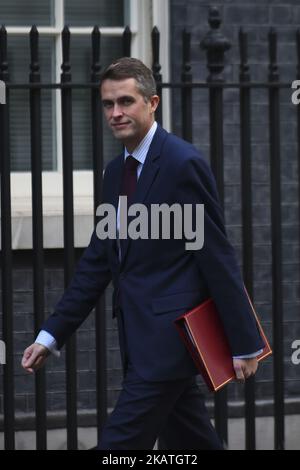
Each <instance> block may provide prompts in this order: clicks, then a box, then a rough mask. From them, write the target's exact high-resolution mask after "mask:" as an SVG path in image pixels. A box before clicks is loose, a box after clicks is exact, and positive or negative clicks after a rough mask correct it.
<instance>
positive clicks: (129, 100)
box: [123, 98, 132, 106]
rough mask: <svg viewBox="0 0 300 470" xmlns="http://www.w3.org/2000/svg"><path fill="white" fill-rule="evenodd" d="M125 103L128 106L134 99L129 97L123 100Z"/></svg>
mask: <svg viewBox="0 0 300 470" xmlns="http://www.w3.org/2000/svg"><path fill="white" fill-rule="evenodd" d="M123 104H124V105H125V106H128V105H130V104H132V100H131V99H130V98H127V99H125V100H123Z"/></svg>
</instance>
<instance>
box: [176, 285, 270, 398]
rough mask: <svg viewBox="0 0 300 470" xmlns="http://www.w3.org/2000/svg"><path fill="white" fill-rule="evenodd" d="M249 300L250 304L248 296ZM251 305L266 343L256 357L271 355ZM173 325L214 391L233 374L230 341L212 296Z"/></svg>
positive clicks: (209, 386) (230, 378) (264, 338)
mask: <svg viewBox="0 0 300 470" xmlns="http://www.w3.org/2000/svg"><path fill="white" fill-rule="evenodd" d="M247 295H248V294H247ZM248 298H249V296H248ZM249 302H250V304H251V301H250V299H249ZM251 307H252V311H253V315H254V316H255V319H256V322H257V325H258V328H259V331H260V334H261V336H262V338H263V340H264V343H265V347H264V349H263V351H262V353H261V354H260V355H259V356H258V357H257V360H258V361H261V360H262V359H264V358H266V357H268V356H270V354H272V350H271V348H270V345H269V343H268V340H267V338H266V335H265V334H264V332H263V329H262V326H261V324H260V322H259V320H258V317H257V314H256V312H255V311H254V308H253V305H252V304H251ZM175 326H176V327H177V329H178V331H179V334H180V336H181V337H182V339H183V341H184V343H185V345H186V347H187V349H188V350H189V352H190V354H191V356H192V358H193V360H194V362H195V364H196V366H197V368H198V370H199V371H200V373H201V375H202V376H203V378H204V380H205V382H206V384H207V386H208V388H209V389H210V390H211V391H213V392H216V391H217V390H219V389H220V388H221V387H223V386H224V385H226V384H227V383H228V382H230V381H231V380H234V379H235V378H236V376H235V372H234V369H233V363H232V354H231V351H230V347H229V343H228V340H227V338H226V336H225V332H224V328H223V325H222V323H221V320H220V317H219V314H218V311H217V308H216V306H215V303H214V301H213V300H212V299H211V298H209V299H207V300H206V301H205V302H203V303H202V304H200V305H198V306H197V307H195V308H193V309H192V310H189V311H188V312H186V313H185V314H183V315H181V316H180V317H179V318H177V319H176V320H175Z"/></svg>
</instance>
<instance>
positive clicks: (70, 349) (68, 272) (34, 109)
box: [0, 9, 300, 449]
mask: <svg viewBox="0 0 300 470" xmlns="http://www.w3.org/2000/svg"><path fill="white" fill-rule="evenodd" d="M220 23H221V20H220V16H219V13H218V11H217V10H216V9H211V10H210V15H209V24H210V30H209V32H208V33H207V35H206V36H205V37H204V39H203V41H202V43H201V47H202V48H204V49H205V51H206V53H207V67H208V70H209V76H208V79H207V81H205V82H195V81H193V77H192V70H191V64H190V42H191V35H190V33H189V32H188V31H183V34H182V45H183V47H182V50H183V57H182V79H181V81H180V82H178V83H174V82H171V83H165V82H164V81H163V77H162V75H161V74H160V70H161V66H160V61H159V39H160V35H159V31H158V30H157V28H154V29H153V31H152V51H153V73H154V77H155V80H156V81H157V84H158V90H159V94H160V95H161V96H162V89H163V88H169V89H178V90H179V91H180V93H181V100H182V101H181V109H182V135H183V137H184V138H185V139H187V140H189V141H193V132H192V129H193V125H192V123H193V90H195V89H197V88H204V89H207V90H209V114H210V116H209V119H210V151H211V155H210V161H211V166H212V169H213V172H214V174H215V177H216V181H217V186H218V190H219V193H220V198H221V201H223V198H224V168H223V160H224V159H223V147H224V146H223V92H224V90H225V89H227V88H233V89H237V90H239V97H240V123H241V127H240V139H241V149H240V155H241V188H242V226H243V228H242V234H243V267H244V273H243V274H244V279H245V284H246V286H247V289H248V291H249V293H250V295H252V292H253V249H252V247H253V224H252V194H251V91H252V90H253V89H254V88H262V89H265V90H268V93H269V136H270V137H269V138H270V178H271V196H270V197H271V201H270V202H271V208H272V209H271V231H272V283H273V298H272V304H273V305H272V306H273V319H272V320H273V349H274V356H273V364H274V367H273V373H274V420H275V433H274V436H275V442H274V448H275V449H283V448H284V435H285V433H284V381H283V333H282V331H283V297H282V236H281V211H280V203H281V194H280V171H281V170H280V99H279V98H280V90H281V89H282V88H289V87H290V86H291V83H283V82H280V79H279V71H278V66H277V53H276V50H277V35H276V31H274V30H270V32H269V76H268V77H267V80H266V81H265V82H252V81H251V78H250V68H249V65H248V52H247V47H248V46H247V34H246V33H245V32H244V31H242V30H240V33H239V49H240V79H239V81H238V82H226V81H225V80H224V77H223V69H224V64H225V63H224V59H225V52H226V50H227V49H229V47H230V44H229V42H228V41H227V40H226V39H225V38H224V37H223V36H222V34H221V32H220V29H219V26H220ZM70 40H71V37H70V31H69V29H68V28H67V27H65V28H64V30H63V32H62V49H63V63H62V66H61V69H62V73H61V81H60V83H42V82H41V76H40V67H39V53H38V42H39V33H38V31H37V28H36V27H35V26H33V27H32V29H31V32H30V50H31V63H30V74H29V82H28V83H11V82H10V80H9V64H8V63H7V33H6V30H5V27H3V26H2V28H1V29H0V79H1V80H3V81H4V82H5V83H6V89H7V96H6V105H1V106H0V165H1V238H2V250H1V268H2V312H3V313H2V316H3V334H2V337H3V340H4V341H5V344H6V358H7V360H6V365H5V367H4V368H3V378H4V388H3V394H4V435H5V448H6V449H14V447H15V411H14V408H15V407H14V365H13V357H14V343H13V331H14V324H13V313H14V312H13V286H12V270H13V264H12V235H11V222H12V220H11V188H10V173H11V169H10V150H9V148H10V142H9V110H10V106H9V102H10V94H11V93H13V92H14V90H16V89H20V88H22V89H25V90H28V92H29V95H30V124H31V173H32V229H33V268H34V318H35V333H37V332H38V330H39V326H40V324H41V322H42V321H43V317H44V278H43V273H44V254H43V250H44V249H43V207H42V193H43V190H42V165H41V90H43V89H46V88H48V89H50V88H52V89H53V88H55V89H59V90H60V91H61V98H62V109H61V113H62V136H63V195H64V198H63V199H64V212H63V213H64V273H65V284H66V285H67V284H68V283H69V281H70V279H71V276H72V273H73V269H74V210H73V180H72V172H73V166H72V118H71V116H72V90H74V89H75V88H86V89H89V90H90V99H91V113H92V116H91V121H92V126H93V128H92V138H93V174H94V207H95V208H96V207H97V206H98V204H99V203H100V193H101V175H102V167H103V143H102V134H103V129H102V117H101V116H102V111H101V102H100V99H99V85H98V83H99V76H100V71H101V60H100V40H101V36H100V32H99V29H98V28H97V27H95V28H94V30H93V33H92V37H91V41H92V58H93V60H92V65H91V79H90V83H74V82H73V81H72V69H71V64H70V61H69V57H70ZM296 40H297V46H298V58H299V61H298V68H297V74H295V75H296V76H295V78H298V79H299V78H300V32H299V31H298V32H297V37H296ZM130 44H131V32H130V30H129V28H128V27H127V28H126V29H125V31H124V35H123V52H124V55H130ZM162 118H163V116H162V106H160V108H159V111H158V113H157V119H158V121H160V122H162ZM299 126H300V108H299V112H298V158H299V161H300V127H299ZM104 308H105V306H104V301H101V302H100V303H99V305H98V306H97V309H96V353H97V366H96V370H97V404H95V405H96V406H97V413H98V414H97V424H98V428H100V427H101V426H102V424H103V422H104V420H105V419H106V414H107V399H106V370H105V361H106V338H105V315H103V314H102V313H103V310H104ZM75 358H76V337H75V336H74V337H73V338H72V339H71V340H70V341H69V342H68V344H67V347H66V383H67V392H66V393H67V410H66V416H67V441H68V448H69V449H76V448H77V382H76V359H75ZM35 380H36V395H35V396H36V446H37V449H46V448H47V419H46V415H47V410H46V381H45V371H44V370H40V371H39V372H37V373H36V375H35ZM245 390H246V393H245V403H246V408H245V426H246V448H247V449H254V448H255V446H256V442H255V436H256V432H255V381H254V379H250V380H248V381H247V385H246V389H245ZM214 414H215V424H216V428H217V431H218V432H219V434H220V435H221V436H222V438H223V439H224V440H225V441H227V439H228V429H227V428H228V413H227V394H226V390H223V391H220V392H219V393H217V394H216V397H215V408H214Z"/></svg>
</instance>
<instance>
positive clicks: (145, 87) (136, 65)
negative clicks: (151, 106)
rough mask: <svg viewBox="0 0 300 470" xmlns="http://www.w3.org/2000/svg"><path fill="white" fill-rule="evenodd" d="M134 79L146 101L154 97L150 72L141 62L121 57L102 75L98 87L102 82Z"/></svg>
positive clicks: (154, 88) (154, 84) (154, 92)
mask: <svg viewBox="0 0 300 470" xmlns="http://www.w3.org/2000/svg"><path fill="white" fill-rule="evenodd" d="M126 78H134V79H135V80H136V82H137V88H138V90H139V92H140V93H141V95H142V96H143V97H144V98H145V100H146V101H148V100H149V99H150V98H151V96H153V95H156V93H157V91H156V83H155V80H154V77H153V74H152V72H151V70H150V69H149V68H148V67H146V65H145V64H143V62H142V61H141V60H138V59H134V58H133V57H121V58H120V59H118V60H116V61H115V62H113V63H112V64H110V65H109V66H108V67H107V68H106V69H105V70H104V72H103V73H102V75H101V81H100V87H101V85H102V83H103V82H104V80H125V79H126Z"/></svg>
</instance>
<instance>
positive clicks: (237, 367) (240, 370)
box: [233, 357, 258, 383]
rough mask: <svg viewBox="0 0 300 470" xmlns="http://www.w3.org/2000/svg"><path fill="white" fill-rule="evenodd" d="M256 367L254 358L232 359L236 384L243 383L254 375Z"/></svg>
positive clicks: (256, 363)
mask: <svg viewBox="0 0 300 470" xmlns="http://www.w3.org/2000/svg"><path fill="white" fill-rule="evenodd" d="M257 367H258V361H257V359H256V357H253V358H251V359H233V368H234V371H235V375H236V380H237V381H238V382H242V383H244V382H245V380H246V379H248V378H249V377H251V376H252V375H254V374H255V372H256V371H257Z"/></svg>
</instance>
